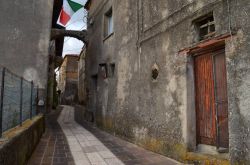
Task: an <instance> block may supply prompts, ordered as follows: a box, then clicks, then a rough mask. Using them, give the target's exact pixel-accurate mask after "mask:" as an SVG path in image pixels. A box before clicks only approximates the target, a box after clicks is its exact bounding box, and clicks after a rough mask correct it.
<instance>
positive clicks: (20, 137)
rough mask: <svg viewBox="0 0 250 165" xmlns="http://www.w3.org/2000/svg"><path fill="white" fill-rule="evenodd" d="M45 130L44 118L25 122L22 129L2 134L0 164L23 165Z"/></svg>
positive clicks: (39, 117)
mask: <svg viewBox="0 0 250 165" xmlns="http://www.w3.org/2000/svg"><path fill="white" fill-rule="evenodd" d="M44 130H45V123H44V117H43V116H38V117H35V118H34V119H33V120H32V121H26V122H25V123H24V124H23V126H22V127H20V128H16V129H13V130H10V131H8V132H7V133H5V134H4V139H5V140H6V141H4V142H1V144H0V164H3V165H25V164H27V161H28V160H29V158H30V156H31V155H32V153H33V151H34V149H35V147H36V145H37V144H38V142H39V140H40V138H41V136H42V134H43V133H44Z"/></svg>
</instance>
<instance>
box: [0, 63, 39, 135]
mask: <svg viewBox="0 0 250 165" xmlns="http://www.w3.org/2000/svg"><path fill="white" fill-rule="evenodd" d="M37 96H38V87H35V86H34V84H33V81H31V82H30V81H27V80H25V79H24V78H22V77H19V76H17V75H15V74H14V73H12V72H10V71H9V70H8V69H6V68H4V67H1V66H0V137H2V133H3V132H5V131H7V130H9V129H11V128H14V127H16V126H19V125H20V126H21V125H22V123H23V122H24V121H26V120H28V119H32V117H34V116H36V115H37Z"/></svg>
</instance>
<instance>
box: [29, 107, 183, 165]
mask: <svg viewBox="0 0 250 165" xmlns="http://www.w3.org/2000/svg"><path fill="white" fill-rule="evenodd" d="M60 108H61V110H57V111H53V112H51V114H49V115H48V116H47V122H46V126H47V129H46V132H45V134H44V135H43V137H42V139H41V141H40V143H39V144H38V147H37V148H36V150H35V152H34V153H33V155H32V157H31V159H30V161H29V163H28V164H29V165H45V164H50V165H74V164H76V165H123V164H125V165H178V164H180V163H178V162H177V161H175V160H172V159H169V158H167V157H164V156H162V155H159V154H156V153H153V152H150V151H147V150H145V149H143V148H140V147H138V146H136V145H134V144H131V143H129V142H126V141H124V140H121V139H120V138H117V137H114V136H112V135H110V134H108V133H105V132H103V131H101V130H99V129H98V128H96V127H93V126H91V125H88V124H87V123H86V125H85V126H84V127H83V126H81V125H79V124H78V123H76V122H75V121H74V108H73V107H71V106H61V107H60Z"/></svg>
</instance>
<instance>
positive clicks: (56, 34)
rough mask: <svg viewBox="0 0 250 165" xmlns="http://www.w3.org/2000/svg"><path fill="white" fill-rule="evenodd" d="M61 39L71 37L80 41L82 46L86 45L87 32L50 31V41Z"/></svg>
mask: <svg viewBox="0 0 250 165" xmlns="http://www.w3.org/2000/svg"><path fill="white" fill-rule="evenodd" d="M61 37H73V38H76V39H79V40H81V41H82V42H83V43H84V44H87V42H88V40H87V30H82V31H76V30H65V29H54V28H53V29H52V30H51V37H50V39H51V40H55V39H57V38H61Z"/></svg>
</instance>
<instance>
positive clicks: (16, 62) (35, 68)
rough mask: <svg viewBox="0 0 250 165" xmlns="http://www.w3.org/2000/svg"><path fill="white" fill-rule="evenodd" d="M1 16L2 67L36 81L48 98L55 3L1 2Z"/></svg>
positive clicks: (39, 1) (0, 59) (0, 51)
mask: <svg viewBox="0 0 250 165" xmlns="http://www.w3.org/2000/svg"><path fill="white" fill-rule="evenodd" d="M0 13H1V17H0V29H1V31H0V34H1V38H0V65H2V66H5V67H7V68H8V69H10V70H11V71H12V72H14V73H16V74H17V75H19V76H22V77H24V78H25V79H27V80H30V81H31V80H34V85H35V86H39V88H40V89H41V91H40V92H39V95H40V99H45V98H46V86H47V80H48V63H49V62H48V61H49V55H48V54H49V52H48V50H49V42H50V31H51V24H52V21H51V20H52V14H53V1H43V0H37V1H33V2H30V1H15V2H13V1H1V2H0Z"/></svg>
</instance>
